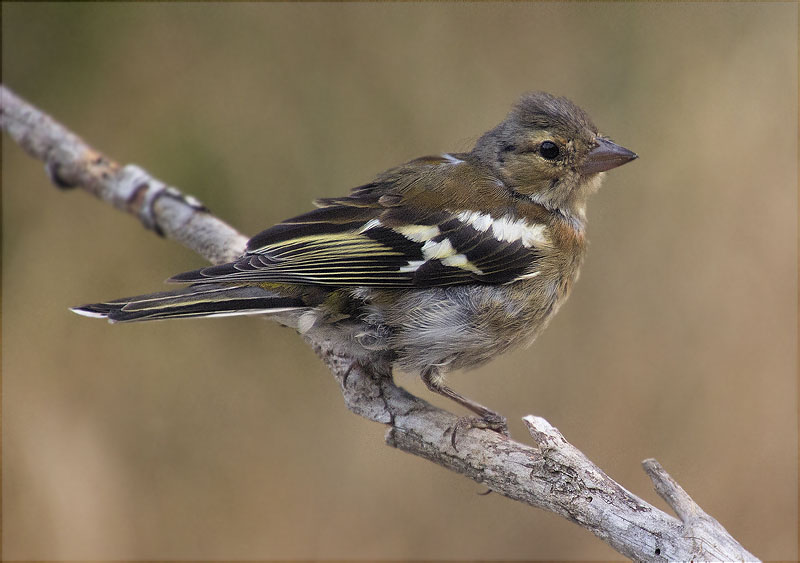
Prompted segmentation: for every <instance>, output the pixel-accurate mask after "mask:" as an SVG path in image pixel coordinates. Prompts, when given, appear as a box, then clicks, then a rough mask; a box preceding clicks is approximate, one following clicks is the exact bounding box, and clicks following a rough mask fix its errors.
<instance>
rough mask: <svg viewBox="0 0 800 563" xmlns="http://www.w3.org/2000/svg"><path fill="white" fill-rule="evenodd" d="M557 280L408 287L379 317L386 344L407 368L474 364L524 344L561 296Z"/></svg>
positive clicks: (531, 338) (549, 315)
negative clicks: (410, 289) (421, 288)
mask: <svg viewBox="0 0 800 563" xmlns="http://www.w3.org/2000/svg"><path fill="white" fill-rule="evenodd" d="M559 286H560V284H550V286H548V285H546V284H544V283H541V282H537V284H536V285H534V284H525V285H524V286H520V285H519V284H515V285H514V286H501V287H497V286H495V287H487V286H455V287H447V288H433V289H430V290H426V291H416V292H413V293H412V292H409V293H408V294H406V295H404V296H402V297H401V298H400V299H398V300H397V301H396V302H395V303H394V304H393V306H392V307H391V308H389V309H388V310H384V311H383V312H382V316H383V318H382V319H381V320H382V321H383V323H385V326H388V327H389V328H390V329H391V331H390V334H391V336H390V337H389V340H388V346H389V348H391V349H392V350H393V352H394V354H395V355H396V358H397V360H396V362H397V364H398V365H399V367H401V368H402V369H404V370H406V371H412V372H418V371H421V370H423V369H425V368H428V367H430V366H438V367H439V368H440V371H449V370H453V369H469V368H473V367H477V366H479V365H481V364H483V363H486V362H487V361H489V360H491V359H492V358H494V357H496V356H497V355H499V354H502V353H503V352H505V351H506V350H508V349H509V348H513V347H517V346H520V345H525V344H529V343H530V342H532V341H533V339H534V338H535V337H536V335H537V334H538V333H539V332H540V331H541V329H542V328H544V326H545V325H546V324H547V322H548V321H549V319H550V318H551V317H552V315H553V314H554V313H555V311H556V310H557V308H558V306H559V305H560V303H561V301H563V299H564V298H565V297H566V295H565V294H564V293H565V292H564V291H562V288H560V287H559Z"/></svg>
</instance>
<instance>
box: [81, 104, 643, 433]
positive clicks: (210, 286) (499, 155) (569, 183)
mask: <svg viewBox="0 0 800 563" xmlns="http://www.w3.org/2000/svg"><path fill="white" fill-rule="evenodd" d="M636 158H638V155H637V154H636V153H634V152H632V151H630V150H629V149H626V148H624V147H623V146H621V145H618V144H616V143H615V142H613V141H612V140H611V139H610V138H609V137H607V136H605V135H602V134H600V133H599V132H598V129H597V127H596V126H595V125H594V123H593V122H592V120H591V118H590V117H589V116H588V114H587V113H586V112H585V111H584V110H582V109H581V108H580V107H578V106H577V105H576V104H574V103H573V102H572V101H570V100H569V99H567V98H565V97H557V96H554V95H551V94H548V93H545V92H530V93H526V94H524V95H522V97H521V98H520V99H519V100H518V101H517V102H516V104H514V105H513V107H512V109H511V111H510V112H509V113H508V115H507V116H506V117H505V119H504V120H503V121H502V122H500V124H499V125H497V126H496V127H494V128H493V129H491V130H489V131H488V132H486V133H485V134H483V135H482V136H480V137H479V138H478V140H477V142H476V143H475V146H474V147H473V148H472V150H470V151H469V152H456V153H444V154H441V155H436V156H424V157H421V158H417V159H414V160H411V161H409V162H406V163H404V164H401V165H399V166H396V167H394V168H391V169H389V170H386V171H384V172H381V173H379V174H378V175H377V176H375V178H374V179H373V180H372V181H370V182H369V183H366V184H364V185H361V186H358V187H356V188H353V189H352V190H351V191H350V193H349V195H347V196H344V197H331V198H323V199H319V200H317V201H315V202H314V203H315V205H316V208H315V209H313V210H311V211H308V212H306V213H303V214H301V215H298V216H296V217H294V218H291V219H287V220H285V221H283V222H281V223H278V224H276V225H274V226H272V227H270V228H268V229H266V230H265V231H263V232H261V233H259V234H257V235H255V236H254V237H253V238H251V239H250V240H249V241H248V243H247V247H246V250H245V252H244V254H242V255H241V256H240V257H239V258H238V259H236V260H235V261H233V262H230V263H227V264H221V265H214V266H208V267H204V268H200V269H197V270H193V271H191V272H186V273H181V274H178V275H175V276H173V277H171V278H170V279H169V280H167V281H168V282H175V283H184V284H189V285H188V286H185V287H182V288H180V289H177V290H174V291H166V292H160V293H152V294H146V295H140V296H135V297H126V298H123V299H115V300H111V301H106V302H101V303H94V304H88V305H83V306H80V307H75V308H73V309H72V310H73V311H74V312H76V313H78V314H81V315H85V316H90V317H100V318H106V319H108V321H109V322H112V323H118V322H119V323H127V322H133V321H149V320H159V319H173V318H194V317H222V316H232V315H253V314H257V315H266V316H268V317H272V318H273V319H275V320H276V321H278V322H279V323H280V324H283V325H287V326H290V327H292V328H294V329H295V330H297V331H298V332H299V333H301V334H303V335H305V336H307V337H308V338H311V339H314V338H327V339H330V340H332V341H334V342H336V343H337V345H338V346H341V347H342V349H344V350H347V354H348V356H349V357H350V358H352V359H353V362H354V364H355V363H358V364H361V365H369V364H370V363H371V362H374V361H388V362H390V363H391V365H392V366H393V367H396V368H399V369H401V370H403V371H406V372H411V373H416V374H419V375H420V377H421V379H422V381H423V382H424V383H425V385H426V387H427V388H428V389H429V390H430V391H432V392H434V393H437V394H439V395H442V396H445V397H447V398H449V399H452V400H453V401H455V402H456V403H458V404H460V405H461V406H462V407H465V408H466V409H468V410H470V411H472V413H474V414H475V415H477V417H475V416H471V417H462V419H460V421H459V424H460V425H461V426H462V427H463V426H467V427H481V428H489V429H492V430H496V431H498V432H502V433H507V425H506V419H505V417H503V416H502V415H500V414H499V413H497V412H495V411H493V410H491V409H489V408H487V407H485V406H483V405H482V404H480V403H478V402H477V401H475V400H473V399H470V398H468V397H465V396H463V395H461V394H459V393H458V392H456V391H455V390H453V389H452V388H451V387H449V386H448V385H447V384H446V382H445V376H446V375H447V374H448V373H449V372H451V371H454V370H462V369H471V368H474V367H477V366H480V365H483V364H485V363H486V362H488V361H489V360H491V359H493V358H495V357H496V356H498V355H499V354H502V353H503V352H506V351H507V350H509V349H512V348H516V347H519V346H525V345H529V344H530V343H531V342H533V340H534V339H535V338H536V337H537V335H539V334H540V333H541V331H542V330H543V329H544V328H545V327H546V326H547V325H548V323H549V322H550V320H551V319H552V318H553V316H554V315H555V314H556V312H557V311H558V309H559V308H560V307H561V305H562V304H563V303H564V301H565V300H566V299H567V297H568V296H569V294H570V291H571V289H572V287H573V284H574V283H575V281H576V280H577V278H578V273H579V269H580V266H581V264H582V262H583V259H584V256H585V254H586V247H587V241H586V203H587V199H588V198H589V196H590V195H592V194H593V193H594V192H596V191H597V189H598V188H599V186H600V183H601V181H602V179H603V177H604V175H605V172H607V171H609V170H611V169H614V168H617V167H619V166H621V165H623V164H625V163H627V162H630V161H632V160H634V159H636ZM462 422H463V424H462ZM455 435H456V431H455V430H454V431H453V445H454V447H455Z"/></svg>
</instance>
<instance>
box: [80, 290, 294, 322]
mask: <svg viewBox="0 0 800 563" xmlns="http://www.w3.org/2000/svg"><path fill="white" fill-rule="evenodd" d="M302 308H304V305H303V303H302V301H301V300H300V299H299V298H296V297H285V296H281V295H279V294H277V293H275V292H274V291H272V290H268V289H264V288H262V287H260V286H257V285H242V284H234V285H232V284H198V285H193V286H189V287H185V288H183V289H179V290H176V291H165V292H162V293H151V294H148V295H138V296H136V297H126V298H123V299H115V300H113V301H107V302H105V303H93V304H90V305H82V306H80V307H73V308H72V311H74V312H75V313H78V314H79V315H84V316H86V317H96V318H101V319H106V318H107V319H108V321H109V322H112V323H114V322H130V321H151V320H159V319H175V318H184V319H185V318H192V317H225V316H232V315H256V314H262V313H279V312H284V311H289V310H294V309H302Z"/></svg>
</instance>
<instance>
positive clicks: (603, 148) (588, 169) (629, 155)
mask: <svg viewBox="0 0 800 563" xmlns="http://www.w3.org/2000/svg"><path fill="white" fill-rule="evenodd" d="M635 158H639V155H638V154H636V153H635V152H633V151H629V150H628V149H626V148H625V147H621V146H619V145H618V144H616V143H612V142H611V141H609V140H608V139H606V138H604V137H597V146H596V147H595V148H593V149H592V150H591V152H589V154H588V155H587V156H586V160H585V161H584V162H583V164H581V165H580V166H579V167H578V170H580V173H581V174H595V173H597V172H605V171H606V170H611V169H612V168H616V167H617V166H622V165H623V164H625V163H626V162H630V161H631V160H633V159H635Z"/></svg>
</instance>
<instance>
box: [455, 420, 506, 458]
mask: <svg viewBox="0 0 800 563" xmlns="http://www.w3.org/2000/svg"><path fill="white" fill-rule="evenodd" d="M472 428H480V429H482V430H492V431H494V432H497V433H498V434H502V435H503V436H506V437H508V436H509V434H508V420H507V419H506V417H504V416H503V415H501V414H497V413H491V414H486V415H484V416H481V417H477V416H462V417H461V418H459V419H458V420H457V421H456V423H455V425H454V426H453V433H452V434H451V435H450V443H451V444H452V445H453V449H454V450H456V451H457V450H458V447H456V441H457V440H458V434H459V433H460V432H466V431H467V430H471V429H472Z"/></svg>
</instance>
